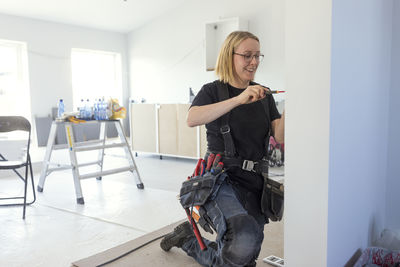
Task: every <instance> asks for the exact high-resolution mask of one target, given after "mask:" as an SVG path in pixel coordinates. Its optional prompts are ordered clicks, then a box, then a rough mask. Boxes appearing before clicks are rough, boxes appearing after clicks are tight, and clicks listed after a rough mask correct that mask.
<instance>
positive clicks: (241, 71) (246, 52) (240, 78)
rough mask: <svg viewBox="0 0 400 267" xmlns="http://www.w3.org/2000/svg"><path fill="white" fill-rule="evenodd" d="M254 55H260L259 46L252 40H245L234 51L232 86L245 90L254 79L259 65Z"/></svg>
mask: <svg viewBox="0 0 400 267" xmlns="http://www.w3.org/2000/svg"><path fill="white" fill-rule="evenodd" d="M239 54H240V55H239ZM254 55H260V44H259V42H257V40H254V39H252V38H247V39H245V40H244V41H242V42H241V43H240V44H239V46H238V47H237V48H236V49H235V51H234V55H233V69H234V71H235V81H234V84H232V86H234V87H238V88H246V87H247V86H248V85H249V82H250V81H251V80H253V79H254V76H255V74H256V70H257V67H258V64H259V61H258V60H256V58H255V57H254Z"/></svg>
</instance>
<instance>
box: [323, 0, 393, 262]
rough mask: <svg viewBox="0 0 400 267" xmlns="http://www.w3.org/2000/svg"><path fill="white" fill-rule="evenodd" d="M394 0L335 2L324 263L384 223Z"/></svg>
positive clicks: (346, 253)
mask: <svg viewBox="0 0 400 267" xmlns="http://www.w3.org/2000/svg"><path fill="white" fill-rule="evenodd" d="M391 28H392V0H353V1H347V0H336V1H335V0H334V1H333V2H332V54H331V55H332V58H331V98H330V101H331V102H330V103H331V105H330V107H331V108H330V153H329V166H330V167H329V168H330V169H329V195H328V206H329V208H328V210H329V214H328V257H327V261H328V264H327V266H329V267H337V266H343V265H344V264H345V263H346V262H347V260H349V259H350V258H351V256H352V255H353V253H355V252H356V251H357V249H359V248H361V249H364V248H365V247H366V246H368V245H369V244H370V243H371V240H372V239H374V238H375V237H376V235H377V234H379V233H380V231H381V230H382V228H383V227H384V224H385V205H386V202H385V201H386V200H385V194H386V181H387V179H386V176H387V154H388V150H387V142H388V141H387V136H388V115H389V93H390V62H391V61H390V57H391V55H390V53H391V50H390V48H391V34H392V30H391Z"/></svg>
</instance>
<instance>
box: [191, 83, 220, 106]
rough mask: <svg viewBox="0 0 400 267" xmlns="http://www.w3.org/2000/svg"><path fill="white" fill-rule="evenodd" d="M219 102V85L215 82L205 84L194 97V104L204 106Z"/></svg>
mask: <svg viewBox="0 0 400 267" xmlns="http://www.w3.org/2000/svg"><path fill="white" fill-rule="evenodd" d="M216 102H218V96H217V87H216V86H215V85H214V84H213V83H208V84H205V85H203V87H202V88H201V89H200V91H199V92H198V93H197V95H196V96H195V98H194V99H193V102H192V105H191V107H193V106H204V105H209V104H213V103H216Z"/></svg>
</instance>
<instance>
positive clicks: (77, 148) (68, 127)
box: [37, 120, 144, 204]
mask: <svg viewBox="0 0 400 267" xmlns="http://www.w3.org/2000/svg"><path fill="white" fill-rule="evenodd" d="M86 123H100V136H99V139H97V140H90V141H83V142H75V139H74V133H73V129H72V125H73V123H71V122H64V121H61V122H58V121H53V123H52V125H51V128H50V134H49V139H48V141H47V147H46V154H45V158H44V161H43V167H42V172H41V175H40V180H39V184H38V186H37V190H38V191H39V192H43V187H44V182H45V180H46V177H47V176H48V175H49V174H50V173H52V172H54V171H61V170H67V169H71V170H72V176H73V179H74V185H75V193H76V201H77V203H78V204H84V203H85V201H84V199H83V195H82V187H81V182H80V180H81V179H87V178H94V177H96V178H97V179H98V180H101V178H102V176H104V175H109V174H115V173H120V172H126V171H130V172H132V173H133V175H134V177H135V179H136V186H137V188H139V189H144V185H143V183H142V180H141V179H140V175H139V171H138V169H137V167H136V163H135V160H134V159H133V155H132V151H131V150H130V147H129V144H128V141H127V138H126V136H125V134H124V131H123V129H122V124H121V122H120V121H119V120H105V121H95V120H93V121H87V122H86ZM106 123H114V125H115V128H116V129H117V132H118V136H119V139H120V141H121V142H119V143H112V144H106V139H107V127H106ZM58 127H64V128H65V133H66V137H67V144H61V145H56V144H55V139H56V134H57V129H58ZM114 147H122V148H124V151H125V156H126V158H127V159H128V162H129V166H126V167H120V168H115V169H110V170H103V162H104V150H105V149H107V148H114ZM57 149H68V152H69V157H70V162H71V164H70V165H65V164H58V163H53V162H50V158H51V153H52V152H53V150H57ZM91 150H98V157H97V160H96V161H94V162H86V163H82V164H78V162H77V155H76V153H77V152H82V151H91ZM90 165H97V166H98V167H97V169H98V171H96V172H92V173H87V174H80V173H79V168H80V167H84V166H90ZM50 166H53V167H50ZM135 172H136V175H135Z"/></svg>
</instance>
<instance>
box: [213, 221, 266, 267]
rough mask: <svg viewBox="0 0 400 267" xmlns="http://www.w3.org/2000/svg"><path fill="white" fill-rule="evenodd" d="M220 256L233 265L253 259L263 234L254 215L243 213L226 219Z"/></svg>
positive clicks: (259, 246) (241, 264) (243, 263)
mask: <svg viewBox="0 0 400 267" xmlns="http://www.w3.org/2000/svg"><path fill="white" fill-rule="evenodd" d="M226 226H227V231H226V233H225V236H224V246H223V247H222V253H221V255H222V258H223V259H224V262H226V263H229V264H231V265H233V266H244V265H246V264H248V263H250V262H252V261H254V260H255V259H256V258H257V256H258V253H259V252H260V248H261V243H262V241H263V239H264V234H263V231H262V229H261V228H260V225H259V224H258V223H257V221H256V220H255V219H254V217H252V216H250V215H247V214H243V215H237V216H233V217H231V218H229V219H227V220H226Z"/></svg>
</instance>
